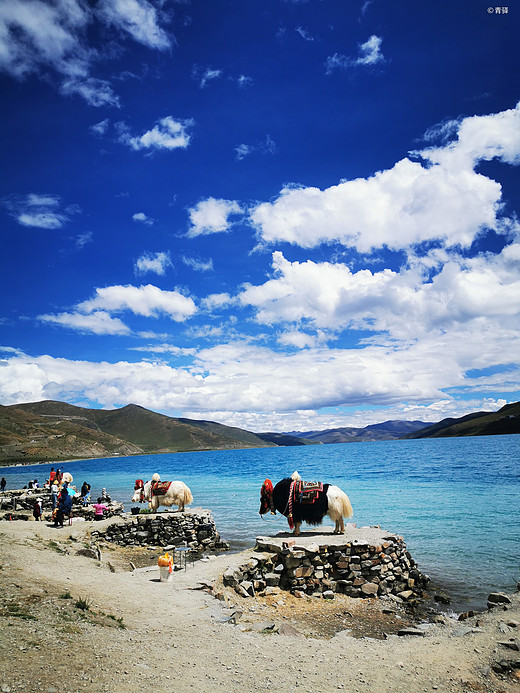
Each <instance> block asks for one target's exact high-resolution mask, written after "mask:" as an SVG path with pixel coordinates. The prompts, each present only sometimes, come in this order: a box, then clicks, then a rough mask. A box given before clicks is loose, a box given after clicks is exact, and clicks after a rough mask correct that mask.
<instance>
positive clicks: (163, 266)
mask: <svg viewBox="0 0 520 693" xmlns="http://www.w3.org/2000/svg"><path fill="white" fill-rule="evenodd" d="M171 266H172V261H171V258H170V254H169V253H145V254H144V255H141V257H139V258H137V260H136V262H135V265H134V272H135V273H136V274H146V273H147V272H154V273H155V274H161V275H163V274H165V273H166V270H167V268H168V267H171Z"/></svg>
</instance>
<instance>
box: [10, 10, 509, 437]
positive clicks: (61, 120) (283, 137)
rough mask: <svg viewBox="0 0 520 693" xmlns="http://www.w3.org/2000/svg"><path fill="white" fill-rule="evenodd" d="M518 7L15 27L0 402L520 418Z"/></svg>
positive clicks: (15, 15)
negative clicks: (508, 406) (518, 407)
mask: <svg viewBox="0 0 520 693" xmlns="http://www.w3.org/2000/svg"><path fill="white" fill-rule="evenodd" d="M518 35H519V16H518V4H517V3H515V4H511V5H504V6H502V5H501V6H489V5H488V4H486V3H484V2H478V1H477V2H476V1H475V0H459V2H457V3H452V2H447V1H444V0H440V1H439V2H436V3H412V2H404V1H403V2H399V1H396V2H388V0H367V1H363V0H361V1H359V2H357V1H356V0H349V1H348V2H346V1H345V0H307V1H305V0H298V1H296V0H294V1H290V0H248V1H247V2H244V1H243V0H219V1H218V2H214V1H210V0H201V1H195V0H193V1H192V2H173V1H171V0H164V1H162V0H155V1H153V0H98V1H97V2H84V1H82V0H47V1H45V2H43V1H42V0H4V2H3V3H2V4H1V6H0V88H1V91H2V103H3V104H4V107H3V109H2V115H1V119H2V128H1V129H0V137H1V151H2V162H3V166H2V176H1V190H0V224H1V227H0V228H1V229H2V234H1V237H2V253H1V274H0V281H1V282H2V303H1V307H0V331H1V337H0V344H1V349H2V353H1V354H0V358H1V361H0V365H1V368H0V403H2V404H15V403H18V402H28V401H37V400H41V399H58V400H63V401H67V402H70V403H72V404H77V405H80V406H92V407H105V408H113V407H120V406H124V405H126V404H128V403H130V402H133V403H135V404H140V405H142V406H144V407H147V408H150V409H153V410H155V411H159V412H163V413H166V414H169V415H173V416H187V417H192V418H203V419H211V420H215V421H219V422H222V423H225V424H228V425H236V426H240V427H242V428H247V429H250V430H254V431H267V430H278V431H284V430H285V431H288V430H310V429H323V428H329V427H337V426H351V425H354V426H364V425H367V424H370V423H376V422H379V421H384V420H387V419H420V420H424V421H437V420H439V419H441V418H444V417H446V416H460V415H463V414H465V413H468V412H471V411H476V410H480V409H488V410H494V409H498V408H499V407H500V406H502V405H504V404H505V403H507V402H512V401H517V400H518V399H520V371H519V355H520V348H519V343H518V341H519V340H518V335H519V327H520V322H519V303H520V301H519V297H520V234H519V229H520V227H519V223H518V219H517V214H518V212H519V210H520V194H519V190H520V185H519V183H520V175H519V167H518V164H519V162H520V106H518V105H517V104H518V103H519V101H520V89H519V87H518V65H519V64H520V60H519V42H518Z"/></svg>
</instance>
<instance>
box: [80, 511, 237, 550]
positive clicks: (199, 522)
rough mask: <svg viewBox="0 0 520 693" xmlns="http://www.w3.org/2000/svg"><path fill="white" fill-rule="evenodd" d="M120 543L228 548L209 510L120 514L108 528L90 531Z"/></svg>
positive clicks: (197, 548) (123, 544)
mask: <svg viewBox="0 0 520 693" xmlns="http://www.w3.org/2000/svg"><path fill="white" fill-rule="evenodd" d="M91 536H92V538H93V539H98V540H99V539H103V540H104V541H109V542H112V543H115V544H119V545H121V546H129V545H132V546H162V547H164V546H186V547H187V548H188V549H191V550H192V551H197V552H200V551H227V550H228V549H229V544H228V543H227V542H225V541H222V540H221V538H220V535H219V533H218V532H217V528H216V526H215V521H214V520H213V516H212V515H211V512H210V511H209V510H202V509H195V510H186V511H184V512H162V513H150V514H142V515H131V516H127V515H125V516H124V517H121V518H118V519H117V520H116V521H114V522H113V523H111V524H110V525H109V526H107V527H106V528H103V529H100V530H96V531H93V532H91Z"/></svg>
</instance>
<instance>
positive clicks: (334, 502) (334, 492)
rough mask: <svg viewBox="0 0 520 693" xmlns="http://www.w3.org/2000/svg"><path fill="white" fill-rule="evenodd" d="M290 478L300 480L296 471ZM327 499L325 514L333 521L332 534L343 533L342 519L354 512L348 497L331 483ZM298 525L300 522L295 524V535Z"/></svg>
mask: <svg viewBox="0 0 520 693" xmlns="http://www.w3.org/2000/svg"><path fill="white" fill-rule="evenodd" d="M291 479H292V480H293V481H301V476H300V475H299V474H298V472H293V474H292V475H291ZM327 500H328V506H329V509H328V511H327V515H328V516H329V517H330V519H331V520H333V522H335V527H334V534H343V533H344V532H345V523H344V522H343V520H344V519H345V520H348V519H349V518H351V517H352V515H353V514H354V511H353V510H352V505H351V503H350V500H349V497H348V496H347V494H346V493H345V492H344V491H342V490H341V489H340V488H339V487H338V486H332V485H331V486H329V488H328V489H327ZM300 525H301V523H296V524H295V526H294V534H295V535H298V534H299V533H300Z"/></svg>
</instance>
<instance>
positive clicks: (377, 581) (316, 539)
mask: <svg viewBox="0 0 520 693" xmlns="http://www.w3.org/2000/svg"><path fill="white" fill-rule="evenodd" d="M363 529H364V528H361V529H360V530H357V532H359V533H360V534H359V536H356V537H355V538H352V539H350V540H346V538H344V537H341V539H340V538H339V537H334V539H332V535H330V534H329V535H326V536H323V534H316V535H314V536H313V538H312V539H313V540H312V541H305V542H302V541H301V539H300V538H299V539H296V540H295V541H294V540H293V541H281V540H277V539H276V538H270V537H258V538H257V540H256V547H255V553H253V554H251V556H250V558H249V560H248V562H247V563H246V564H244V565H241V566H240V567H239V568H236V569H231V568H228V570H227V571H226V572H225V573H224V576H223V580H224V584H225V585H228V586H231V587H233V588H234V589H235V591H236V592H237V593H238V594H240V595H241V596H243V597H249V596H254V595H255V594H274V593H276V592H277V591H279V590H288V591H290V592H292V593H293V594H294V595H296V596H303V595H304V594H313V593H321V594H322V595H323V597H325V598H333V597H334V593H335V592H339V593H342V594H346V595H348V596H350V597H381V596H383V595H394V596H395V598H396V599H397V600H402V601H409V600H413V599H414V598H417V597H418V596H423V589H424V587H425V585H426V584H427V583H428V581H429V578H428V577H427V576H425V575H422V574H421V573H420V571H419V570H418V568H417V565H416V564H415V561H414V560H413V558H412V557H411V556H410V553H409V552H408V551H407V549H406V545H405V543H404V540H403V538H402V537H400V536H397V535H394V534H390V535H389V534H388V533H386V532H382V533H381V534H382V536H380V537H376V540H377V539H379V540H380V541H377V543H369V542H368V541H367V540H366V539H365V538H363V532H362V530H363ZM367 529H371V530H374V529H379V528H367ZM355 531H356V530H354V529H351V531H350V533H351V534H352V533H353V532H355ZM306 534H310V533H306ZM372 534H373V532H372ZM296 542H298V543H296Z"/></svg>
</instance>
